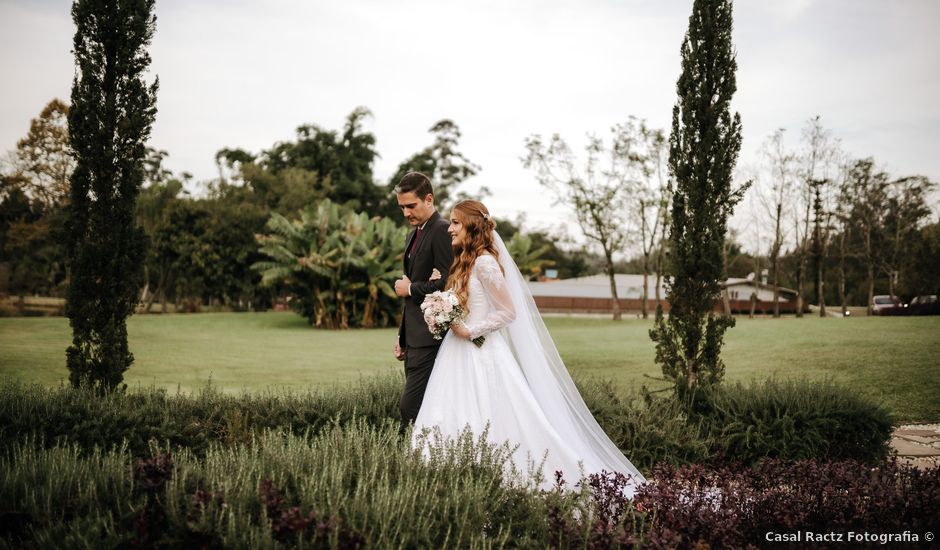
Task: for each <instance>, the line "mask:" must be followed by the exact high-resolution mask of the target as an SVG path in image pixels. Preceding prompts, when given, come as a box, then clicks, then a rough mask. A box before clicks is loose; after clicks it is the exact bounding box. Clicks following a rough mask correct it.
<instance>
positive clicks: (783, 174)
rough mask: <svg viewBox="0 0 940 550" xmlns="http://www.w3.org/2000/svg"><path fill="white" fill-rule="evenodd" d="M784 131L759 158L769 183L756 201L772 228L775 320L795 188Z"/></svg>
mask: <svg viewBox="0 0 940 550" xmlns="http://www.w3.org/2000/svg"><path fill="white" fill-rule="evenodd" d="M784 132H785V130H784V129H783V128H778V129H777V130H775V131H774V133H773V134H772V135H771V136H770V137H769V138H767V141H765V142H764V145H763V147H762V151H761V153H762V155H763V157H764V158H765V160H766V162H767V164H768V169H769V170H768V171H769V174H768V180H769V181H766V182H761V183H762V185H759V186H756V187H755V188H754V189H755V191H757V194H758V198H759V200H760V202H761V204H762V206H763V207H764V210H765V213H766V216H767V219H769V221H770V222H771V225H772V226H773V236H774V237H773V241H772V242H771V245H770V258H769V259H770V284H771V285H773V289H774V317H780V285H781V279H780V277H781V255H782V253H783V245H784V244H785V241H786V238H787V235H788V234H789V231H788V230H787V227H786V219H787V218H789V213H790V211H791V210H792V207H793V202H794V190H795V187H796V160H797V157H796V154H795V153H793V152H792V151H790V150H789V149H787V147H786V145H785V144H784V141H783V136H784Z"/></svg>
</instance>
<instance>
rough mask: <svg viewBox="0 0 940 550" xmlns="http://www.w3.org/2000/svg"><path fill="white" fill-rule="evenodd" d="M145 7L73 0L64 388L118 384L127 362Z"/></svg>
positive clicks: (148, 7) (145, 126)
mask: <svg viewBox="0 0 940 550" xmlns="http://www.w3.org/2000/svg"><path fill="white" fill-rule="evenodd" d="M153 7H154V2H153V0H76V2H75V3H74V4H73V5H72V20H73V21H74V23H75V26H76V31H75V38H74V43H73V48H74V49H73V53H74V55H75V64H76V71H75V77H74V79H73V81H72V105H71V109H70V111H69V137H70V141H71V146H72V150H73V154H74V155H75V160H76V166H75V170H74V172H73V174H72V178H71V190H70V192H71V202H70V204H69V206H68V221H67V235H68V243H67V247H68V258H69V262H68V263H69V278H70V280H69V288H68V293H67V305H66V312H67V314H68V317H69V321H70V324H71V326H72V345H71V346H70V347H69V348H68V350H67V352H66V354H67V357H68V359H67V364H68V369H69V381H70V382H71V383H72V384H73V385H76V386H77V385H81V384H89V385H92V386H94V387H95V388H97V389H98V390H108V389H113V388H116V387H118V386H119V385H120V384H121V382H122V380H123V378H124V371H126V370H127V368H128V367H129V366H130V364H131V363H132V362H133V360H134V356H133V355H132V354H131V353H130V351H129V350H128V346H127V317H128V316H129V315H131V314H132V313H133V311H134V307H135V305H136V303H137V292H138V289H139V288H140V285H141V280H142V277H141V274H142V267H143V260H144V250H145V244H146V241H145V236H144V233H143V231H142V230H141V229H140V228H138V227H136V226H135V224H134V206H135V203H136V201H137V195H138V193H139V192H140V187H141V184H142V183H143V178H144V166H143V160H144V156H145V153H146V151H145V144H146V141H147V138H148V137H149V135H150V128H151V125H152V124H153V120H154V117H155V115H156V94H157V82H156V80H155V81H154V83H153V84H151V85H149V86H148V85H147V84H146V83H145V82H144V73H145V72H146V71H147V68H148V66H149V65H150V55H149V54H148V53H147V50H146V47H147V45H148V44H149V43H150V40H151V38H152V37H153V32H154V27H155V24H156V17H155V16H154V14H153Z"/></svg>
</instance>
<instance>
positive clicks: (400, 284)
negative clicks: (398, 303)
mask: <svg viewBox="0 0 940 550" xmlns="http://www.w3.org/2000/svg"><path fill="white" fill-rule="evenodd" d="M410 286H411V279H409V278H408V276H407V275H402V277H401V279H398V280H397V281H395V294H398V295H399V296H401V297H402V298H407V297H408V296H411V292H410V291H409V290H408V288H409V287H410Z"/></svg>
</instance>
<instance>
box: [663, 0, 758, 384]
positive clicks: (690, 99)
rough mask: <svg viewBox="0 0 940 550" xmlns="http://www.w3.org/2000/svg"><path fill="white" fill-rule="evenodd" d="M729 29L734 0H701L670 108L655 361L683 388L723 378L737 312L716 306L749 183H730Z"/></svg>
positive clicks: (733, 154)
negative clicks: (727, 338) (668, 199)
mask: <svg viewBox="0 0 940 550" xmlns="http://www.w3.org/2000/svg"><path fill="white" fill-rule="evenodd" d="M731 28H732V6H731V2H730V0H695V2H694V4H693V6H692V15H691V16H690V18H689V29H688V31H687V32H686V35H685V39H684V40H683V43H682V50H681V54H682V74H681V75H680V76H679V81H678V83H677V85H676V88H677V91H678V96H679V97H678V101H677V102H676V105H675V107H673V111H672V132H671V133H670V135H669V169H670V172H671V174H672V176H673V178H675V185H676V187H675V192H674V193H673V200H672V217H671V223H670V231H669V248H670V252H671V255H670V261H669V264H670V265H669V275H670V281H669V284H668V287H667V291H666V297H667V300H668V301H669V305H670V312H669V318H668V320H667V319H665V318H664V317H663V315H662V308H657V312H656V324H655V327H654V328H653V329H652V330H651V331H650V337H651V338H652V339H653V341H654V342H656V362H657V363H659V364H660V365H662V368H663V374H664V375H665V376H666V377H667V378H668V379H671V380H674V381H675V382H676V388H677V390H679V391H683V389H685V388H693V389H694V388H696V387H698V386H699V385H704V384H713V383H718V382H720V381H721V379H722V377H723V376H724V363H723V362H722V360H721V356H720V353H721V345H722V341H723V338H724V332H725V331H726V330H727V329H728V328H729V327H732V326H734V318H732V317H730V316H724V315H722V316H718V315H715V314H714V313H713V309H712V308H713V306H714V303H715V300H716V299H717V298H718V295H719V291H720V288H721V287H720V278H721V275H722V272H723V270H724V266H723V265H722V248H723V246H724V241H725V234H726V232H727V221H728V217H729V216H730V215H731V213H732V211H733V208H734V205H735V204H737V203H738V202H739V201H740V200H741V197H742V195H743V193H744V190H745V189H744V188H739V189H736V190H734V189H732V187H731V180H732V174H733V170H734V165H735V163H736V162H737V158H738V153H739V152H740V149H741V118H740V115H738V114H737V113H735V114H734V115H733V116H732V114H731V112H730V104H731V97H732V95H734V92H735V89H736V84H735V71H736V68H737V63H736V62H735V58H734V48H733V46H732V43H731Z"/></svg>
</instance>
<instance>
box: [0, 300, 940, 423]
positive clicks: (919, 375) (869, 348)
mask: <svg viewBox="0 0 940 550" xmlns="http://www.w3.org/2000/svg"><path fill="white" fill-rule="evenodd" d="M547 324H548V326H549V329H550V330H551V332H552V335H553V337H554V338H555V341H556V344H557V345H558V349H559V350H560V352H561V354H562V357H563V358H564V360H565V362H566V364H567V365H568V367H569V368H570V369H571V371H572V373H574V374H575V376H582V377H584V376H595V377H601V378H609V379H613V380H615V381H616V382H617V383H618V384H621V385H624V386H631V385H639V384H644V383H645V384H648V385H650V386H651V387H661V386H662V384H661V383H660V382H657V381H655V380H652V379H650V378H649V377H650V376H652V377H656V376H659V373H660V371H659V369H658V368H657V367H656V365H654V363H653V356H654V350H653V344H652V342H651V341H650V339H649V336H648V335H647V332H648V330H649V328H650V327H651V326H652V321H651V320H650V321H643V320H639V319H630V320H625V321H623V322H620V323H614V322H612V321H607V320H601V319H593V318H591V319H588V318H572V317H551V318H548V319H547ZM128 332H129V337H130V345H131V351H132V352H133V353H134V357H135V361H134V364H133V365H132V366H131V368H130V370H129V371H128V372H127V373H126V375H125V381H126V382H127V383H128V385H129V386H131V387H134V386H136V385H144V386H147V385H151V384H152V385H156V386H158V387H166V388H169V389H171V390H175V389H176V388H177V387H181V388H182V389H184V390H192V389H194V388H198V387H200V386H203V385H204V384H205V383H206V381H207V380H209V379H210V377H211V380H212V384H213V385H214V386H217V387H221V388H223V389H224V390H226V391H233V392H237V391H239V390H242V389H246V390H259V389H262V388H265V387H268V386H280V387H295V388H302V387H308V386H312V385H331V384H334V383H337V382H340V383H342V382H348V381H354V380H356V379H358V378H359V377H360V376H363V375H369V374H372V373H376V372H387V371H388V370H390V369H395V370H397V369H400V368H401V364H400V363H398V362H397V361H395V360H394V359H393V358H392V351H391V350H392V345H393V343H394V338H395V331H394V330H392V329H383V330H350V331H345V332H327V331H319V330H313V329H311V328H309V327H308V326H307V325H306V324H305V322H304V320H303V319H302V318H301V317H299V316H297V315H295V314H293V313H218V314H210V313H207V314H194V315H168V316H160V315H136V316H133V317H131V318H130V320H129V322H128ZM70 340H71V332H70V330H69V326H68V321H67V320H66V319H64V318H61V317H47V318H0V376H3V377H5V378H15V379H18V380H23V381H31V382H41V383H43V384H48V385H55V384H58V383H60V382H64V381H67V380H68V374H67V372H66V369H65V348H66V347H67V346H68V345H69V343H70ZM722 357H723V358H724V360H725V363H726V366H727V373H726V379H727V380H732V381H734V380H748V379H751V378H766V377H770V376H776V377H782V378H783V377H807V378H810V379H823V378H826V377H831V378H834V379H835V380H836V381H838V382H842V383H845V384H847V385H848V386H850V387H852V388H854V389H856V390H858V391H859V392H861V393H863V394H866V395H869V396H871V397H874V398H875V399H878V400H882V401H884V402H885V403H886V404H887V405H888V406H889V407H890V408H891V409H892V410H893V411H894V412H895V413H896V414H897V415H898V418H899V419H900V420H903V421H938V420H940V317H897V318H893V317H885V318H879V317H861V318H849V319H841V318H830V319H819V318H816V317H808V318H805V319H795V318H783V319H776V320H775V319H746V318H741V319H738V325H737V327H735V328H733V329H731V330H730V331H729V332H728V334H727V337H726V344H725V347H724V350H723V353H722Z"/></svg>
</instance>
